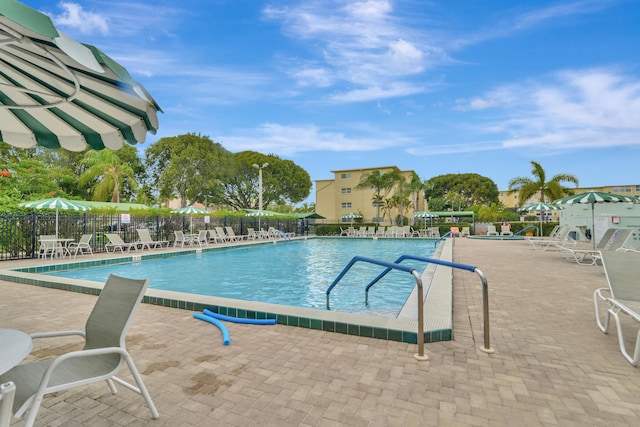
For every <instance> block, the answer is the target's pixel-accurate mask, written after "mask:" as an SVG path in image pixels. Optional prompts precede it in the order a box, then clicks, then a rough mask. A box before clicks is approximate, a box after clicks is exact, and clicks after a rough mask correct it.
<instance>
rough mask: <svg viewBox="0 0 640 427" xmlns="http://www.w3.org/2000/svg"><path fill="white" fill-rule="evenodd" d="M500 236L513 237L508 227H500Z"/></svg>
mask: <svg viewBox="0 0 640 427" xmlns="http://www.w3.org/2000/svg"><path fill="white" fill-rule="evenodd" d="M500 235H501V236H513V232H512V231H511V227H510V226H508V225H501V226H500Z"/></svg>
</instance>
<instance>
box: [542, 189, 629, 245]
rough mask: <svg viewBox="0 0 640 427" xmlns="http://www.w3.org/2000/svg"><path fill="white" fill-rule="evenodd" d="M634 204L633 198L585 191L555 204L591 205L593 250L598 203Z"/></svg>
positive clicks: (559, 200)
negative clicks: (596, 206)
mask: <svg viewBox="0 0 640 427" xmlns="http://www.w3.org/2000/svg"><path fill="white" fill-rule="evenodd" d="M619 202H622V203H633V202H634V200H633V198H632V197H627V196H620V195H618V194H612V193H603V192H601V191H593V190H589V191H585V192H584V193H580V194H576V195H573V196H568V197H564V198H562V199H558V200H556V201H554V202H553V204H555V205H575V204H589V205H591V232H592V237H591V241H592V242H593V249H595V248H596V239H595V213H594V210H595V209H594V206H595V204H596V203H619Z"/></svg>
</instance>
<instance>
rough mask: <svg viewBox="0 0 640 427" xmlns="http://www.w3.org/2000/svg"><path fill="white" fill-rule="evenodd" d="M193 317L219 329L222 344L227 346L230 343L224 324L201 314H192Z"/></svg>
mask: <svg viewBox="0 0 640 427" xmlns="http://www.w3.org/2000/svg"><path fill="white" fill-rule="evenodd" d="M193 317H194V318H196V319H200V320H204V321H205V322H209V323H211V324H212V325H216V326H217V327H218V329H220V332H222V342H223V344H224V345H229V343H230V342H231V339H230V338H229V330H228V329H227V327H226V326H224V323H222V322H221V321H219V320H218V319H215V318H213V317H211V316H207V315H204V314H202V313H193Z"/></svg>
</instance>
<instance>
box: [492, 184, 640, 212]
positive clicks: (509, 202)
mask: <svg viewBox="0 0 640 427" xmlns="http://www.w3.org/2000/svg"><path fill="white" fill-rule="evenodd" d="M571 190H572V191H573V194H580V193H584V192H585V191H590V190H593V191H601V192H603V193H613V194H619V195H621V196H640V184H631V185H604V186H602V187H577V188H571ZM539 194H540V193H537V194H536V195H535V196H534V197H531V198H530V199H529V200H527V201H526V202H525V205H529V204H533V203H538V202H539V199H540V195H539ZM498 197H499V199H500V201H501V202H502V204H503V205H504V206H505V207H507V208H515V207H522V206H517V204H518V192H517V191H514V192H513V193H509V190H500V193H499V196H498ZM552 201H553V200H547V202H549V203H550V202H552Z"/></svg>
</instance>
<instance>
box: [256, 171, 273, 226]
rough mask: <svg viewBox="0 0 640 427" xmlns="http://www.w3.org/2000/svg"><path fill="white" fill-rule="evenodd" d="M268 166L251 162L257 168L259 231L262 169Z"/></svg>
mask: <svg viewBox="0 0 640 427" xmlns="http://www.w3.org/2000/svg"><path fill="white" fill-rule="evenodd" d="M267 166H269V163H266V162H265V163H264V164H263V165H262V166H259V165H257V164H255V163H254V164H253V167H254V168H256V169H258V231H260V216H261V215H262V169H264V168H266V167H267Z"/></svg>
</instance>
